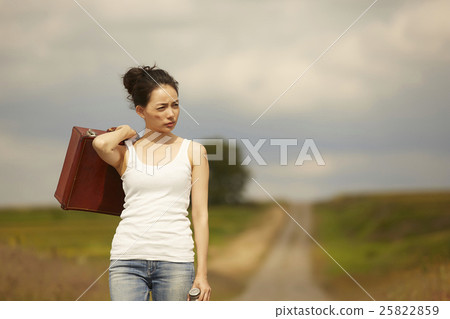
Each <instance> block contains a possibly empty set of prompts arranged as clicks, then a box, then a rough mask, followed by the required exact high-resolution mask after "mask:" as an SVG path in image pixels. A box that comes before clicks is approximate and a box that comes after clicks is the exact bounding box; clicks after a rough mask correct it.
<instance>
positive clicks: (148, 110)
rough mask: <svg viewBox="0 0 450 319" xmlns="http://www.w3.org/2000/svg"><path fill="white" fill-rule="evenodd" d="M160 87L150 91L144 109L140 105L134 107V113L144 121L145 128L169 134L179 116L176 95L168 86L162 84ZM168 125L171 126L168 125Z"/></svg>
mask: <svg viewBox="0 0 450 319" xmlns="http://www.w3.org/2000/svg"><path fill="white" fill-rule="evenodd" d="M161 87H162V88H163V89H164V90H163V89H161ZM161 87H158V88H156V89H154V90H153V91H152V93H151V95H150V101H149V102H148V104H147V106H146V107H145V108H144V107H141V106H140V105H139V106H137V107H136V113H138V114H139V116H140V117H142V118H143V119H144V120H145V126H146V128H148V129H150V130H152V131H156V132H160V133H170V131H172V130H173V129H174V128H175V125H176V124H177V121H178V115H179V114H180V109H179V106H178V94H177V91H175V89H174V88H173V87H172V86H170V85H166V84H163V85H161ZM170 123H172V125H168V124H170Z"/></svg>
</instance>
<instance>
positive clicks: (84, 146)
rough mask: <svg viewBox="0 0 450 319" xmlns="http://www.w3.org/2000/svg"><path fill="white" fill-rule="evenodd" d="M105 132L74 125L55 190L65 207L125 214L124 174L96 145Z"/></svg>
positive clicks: (62, 206)
mask: <svg viewBox="0 0 450 319" xmlns="http://www.w3.org/2000/svg"><path fill="white" fill-rule="evenodd" d="M103 133H106V131H102V130H95V129H88V128H85V127H79V126H74V127H73V129H72V136H71V138H70V142H69V147H68V148H67V153H66V158H65V160H64V164H63V168H62V171H61V175H60V177H59V182H58V187H57V188H56V192H55V197H56V199H57V200H58V201H59V203H60V204H61V208H62V209H65V210H81V211H89V212H95V213H103V214H110V215H117V216H119V215H120V214H121V212H122V210H123V204H124V198H125V194H124V192H123V188H122V180H121V178H120V175H119V173H118V172H117V171H116V170H115V169H114V167H112V166H111V165H109V164H107V163H106V162H104V161H103V160H102V159H101V158H100V157H99V156H98V154H97V153H96V152H95V150H94V148H93V147H92V141H93V139H94V138H95V136H96V135H99V134H103ZM120 144H124V143H123V141H122V142H121V143H120Z"/></svg>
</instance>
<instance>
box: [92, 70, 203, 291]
mask: <svg viewBox="0 0 450 319" xmlns="http://www.w3.org/2000/svg"><path fill="white" fill-rule="evenodd" d="M123 84H124V86H125V88H126V89H127V91H128V93H129V96H128V98H129V99H130V100H131V101H132V102H133V104H134V108H135V110H136V113H137V114H138V115H139V116H140V117H141V118H143V119H144V121H145V134H144V135H143V136H142V137H140V138H139V139H137V137H138V135H137V134H136V132H135V131H134V130H133V129H131V128H130V127H129V126H128V125H121V126H118V127H117V128H115V129H112V130H113V131H112V132H108V133H105V134H102V135H99V136H97V137H96V138H95V139H94V141H93V147H94V149H95V150H96V152H97V153H98V155H99V156H100V157H101V158H102V159H103V160H104V161H105V162H106V163H108V164H110V165H111V166H113V167H114V168H115V169H116V170H117V171H118V172H119V175H120V176H121V179H122V182H123V189H124V192H125V204H124V209H123V211H122V213H121V215H120V217H121V221H120V223H119V225H118V226H117V229H116V233H115V235H114V238H113V241H112V247H111V257H110V269H109V285H110V294H111V300H149V296H150V292H151V295H152V300H189V296H188V292H189V290H190V289H191V288H193V287H196V288H199V289H200V291H201V293H200V296H199V298H198V300H209V298H210V293H211V288H210V286H209V284H208V280H207V264H206V262H207V251H208V239H209V230H208V206H207V203H208V179H209V166H208V160H207V157H206V149H205V147H204V146H203V145H201V144H199V143H196V142H193V141H192V142H191V141H190V140H187V139H183V138H181V137H179V136H176V135H175V134H173V133H172V130H173V129H174V128H175V125H176V123H177V121H178V116H179V114H180V109H179V105H178V103H179V102H178V82H177V81H175V80H174V79H173V77H172V76H170V75H169V74H168V73H167V72H166V71H164V70H162V69H159V68H157V67H156V66H153V67H148V66H145V67H142V68H131V69H130V70H128V72H127V73H126V74H125V75H124V76H123ZM123 140H126V141H125V145H120V144H119V143H120V142H121V141H123ZM136 140H137V141H136ZM133 142H135V143H134V144H133ZM196 153H198V155H196ZM190 193H191V201H192V222H193V226H194V237H195V246H196V252H197V270H196V271H194V250H193V248H194V241H193V240H192V231H191V228H190V221H189V219H188V217H187V215H188V211H187V208H188V206H189V195H190ZM194 276H195V278H194Z"/></svg>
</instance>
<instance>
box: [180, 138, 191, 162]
mask: <svg viewBox="0 0 450 319" xmlns="http://www.w3.org/2000/svg"><path fill="white" fill-rule="evenodd" d="M190 141H191V140H188V139H186V138H185V139H184V140H183V143H182V144H181V148H180V152H181V153H180V155H182V157H181V158H187V159H188V160H189V156H188V150H189V142H190Z"/></svg>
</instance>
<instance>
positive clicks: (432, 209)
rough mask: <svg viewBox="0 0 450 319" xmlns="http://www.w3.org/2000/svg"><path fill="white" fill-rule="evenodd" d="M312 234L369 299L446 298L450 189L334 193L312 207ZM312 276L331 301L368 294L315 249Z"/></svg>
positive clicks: (449, 287)
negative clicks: (427, 191)
mask: <svg viewBox="0 0 450 319" xmlns="http://www.w3.org/2000/svg"><path fill="white" fill-rule="evenodd" d="M314 212H315V218H316V222H315V224H316V230H315V238H316V239H317V240H318V241H319V242H320V243H321V245H322V246H323V247H324V248H325V249H326V250H327V251H328V252H329V253H330V255H332V256H333V258H335V259H336V261H337V262H338V263H339V264H340V265H341V266H342V267H343V268H344V269H345V270H346V271H348V272H349V273H350V274H351V275H352V276H353V277H354V278H355V279H356V280H357V281H358V282H360V284H362V283H364V284H362V286H363V287H364V288H365V289H366V290H367V291H368V292H369V293H370V294H371V295H372V296H373V297H374V298H375V299H380V300H418V299H424V300H448V299H449V298H450V193H420V194H419V193H418V194H374V195H354V196H350V195H348V196H340V197H337V198H335V199H333V200H330V201H328V202H320V203H317V204H316V205H315V207H314ZM314 260H315V262H316V264H317V267H316V269H317V275H318V276H319V278H320V279H321V282H322V284H323V285H324V287H326V288H327V289H328V290H329V291H330V293H331V294H332V295H333V296H334V298H335V299H336V300H355V299H356V300H359V299H362V300H367V299H368V296H367V295H366V294H365V293H364V292H363V291H362V290H361V289H360V288H358V287H357V286H356V284H355V283H354V282H353V281H351V279H350V278H349V277H348V276H347V275H345V273H344V272H343V271H342V269H340V268H339V267H338V266H337V265H336V264H335V263H334V262H333V261H332V260H331V259H330V258H329V257H328V256H326V255H325V254H324V253H323V251H322V250H320V248H318V247H315V248H314Z"/></svg>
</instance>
